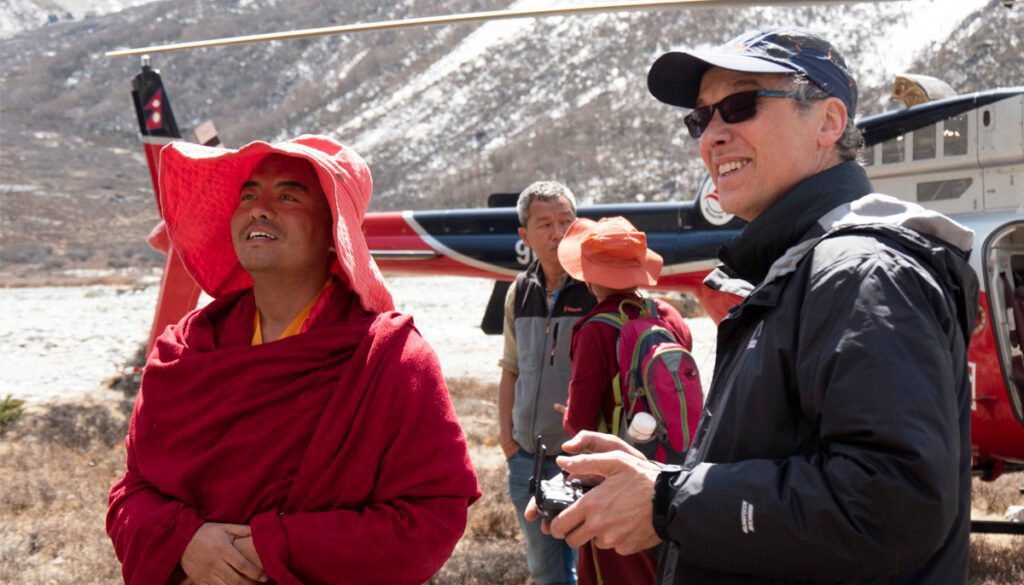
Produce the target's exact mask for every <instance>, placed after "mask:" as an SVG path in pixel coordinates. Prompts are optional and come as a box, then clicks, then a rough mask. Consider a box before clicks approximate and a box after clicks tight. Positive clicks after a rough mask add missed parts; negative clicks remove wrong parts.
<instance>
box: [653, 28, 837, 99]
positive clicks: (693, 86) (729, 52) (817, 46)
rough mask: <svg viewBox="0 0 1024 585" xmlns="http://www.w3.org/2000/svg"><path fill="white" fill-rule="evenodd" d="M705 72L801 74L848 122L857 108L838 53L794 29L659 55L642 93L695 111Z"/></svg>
mask: <svg viewBox="0 0 1024 585" xmlns="http://www.w3.org/2000/svg"><path fill="white" fill-rule="evenodd" d="M711 67H721V68H722V69H730V70H733V71H745V72H748V73H803V74H804V75H806V76H807V78H808V79H810V80H811V81H812V82H813V83H814V84H815V85H817V86H818V87H820V88H821V89H822V90H823V91H824V92H825V93H827V94H829V95H830V96H832V97H836V98H839V99H840V100H841V101H842V102H843V103H844V104H846V113H847V115H849V116H850V117H853V115H854V113H855V112H856V109H857V82H856V81H855V80H854V79H853V76H852V75H851V74H850V70H849V69H847V67H846V61H845V60H844V59H843V56H842V54H840V53H839V51H838V50H836V48H835V47H833V46H832V45H831V44H830V43H829V42H828V41H826V40H825V39H823V38H821V37H820V36H818V35H816V34H814V33H812V32H810V31H808V30H804V29H801V28H796V27H784V28H769V29H762V30H755V31H749V32H746V33H743V34H742V35H740V36H738V37H736V38H734V39H732V40H731V41H729V42H727V43H725V44H724V45H721V46H718V47H715V48H712V49H705V50H694V51H688V52H672V53H665V54H664V55H662V56H661V57H658V60H657V61H655V62H654V65H651V70H650V72H648V74H647V89H649V90H650V92H651V94H652V95H654V97H656V98H658V99H659V100H661V101H663V102H665V103H666V104H671V105H673V106H680V107H683V108H695V107H697V94H698V93H699V92H700V80H701V78H702V77H703V76H704V72H705V71H707V70H708V69H710V68H711Z"/></svg>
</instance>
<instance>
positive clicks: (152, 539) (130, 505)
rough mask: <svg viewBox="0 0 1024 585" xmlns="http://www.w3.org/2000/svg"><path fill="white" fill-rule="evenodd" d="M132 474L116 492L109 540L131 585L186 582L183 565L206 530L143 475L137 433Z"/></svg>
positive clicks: (130, 467)
mask: <svg viewBox="0 0 1024 585" xmlns="http://www.w3.org/2000/svg"><path fill="white" fill-rule="evenodd" d="M127 445H128V471H127V472H126V473H125V475H124V477H123V478H121V480H120V481H119V482H117V483H116V484H114V487H113V488H111V490H110V500H109V508H108V510H107V534H108V535H109V536H110V539H111V540H112V541H113V543H114V552H115V553H116V554H117V558H118V560H120V561H121V572H122V575H123V577H124V582H125V583H128V584H150V583H173V584H175V585H176V584H177V583H179V582H181V580H182V579H184V578H185V573H184V572H182V571H181V568H180V567H179V565H178V563H179V562H180V561H181V555H183V554H184V553H185V547H186V546H188V543H189V542H190V541H191V540H192V536H193V535H195V532H196V530H198V529H199V527H200V526H202V524H203V519H202V518H200V517H199V514H198V513H197V512H196V510H195V509H194V508H192V507H190V506H188V505H187V504H185V503H184V502H181V501H180V500H176V499H174V498H171V497H169V496H167V495H165V494H163V493H161V492H160V491H159V490H157V489H156V488H155V487H153V486H152V485H150V483H149V482H148V481H146V479H145V478H144V477H143V476H142V474H140V473H139V470H138V466H137V464H136V461H135V456H134V448H133V441H132V433H130V434H129V437H128V441H127Z"/></svg>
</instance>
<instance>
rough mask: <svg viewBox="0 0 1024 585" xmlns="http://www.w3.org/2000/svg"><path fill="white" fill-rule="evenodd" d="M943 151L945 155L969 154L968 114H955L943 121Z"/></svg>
mask: <svg viewBox="0 0 1024 585" xmlns="http://www.w3.org/2000/svg"><path fill="white" fill-rule="evenodd" d="M942 153H943V155H944V156H956V155H960V154H967V115H966V114H961V115H959V116H954V117H952V118H949V119H947V120H946V121H945V122H944V123H943V129H942Z"/></svg>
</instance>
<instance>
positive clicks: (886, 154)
mask: <svg viewBox="0 0 1024 585" xmlns="http://www.w3.org/2000/svg"><path fill="white" fill-rule="evenodd" d="M904 136H905V135H903V136H897V137H896V138H893V139H892V140H886V141H885V142H883V143H882V164H889V163H899V162H903V138H904Z"/></svg>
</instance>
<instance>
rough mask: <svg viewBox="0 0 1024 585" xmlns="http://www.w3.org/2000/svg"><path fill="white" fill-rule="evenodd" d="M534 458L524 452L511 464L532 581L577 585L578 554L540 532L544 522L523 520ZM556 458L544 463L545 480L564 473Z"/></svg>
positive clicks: (515, 502) (545, 584)
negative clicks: (556, 462)
mask: <svg viewBox="0 0 1024 585" xmlns="http://www.w3.org/2000/svg"><path fill="white" fill-rule="evenodd" d="M533 462H534V458H533V455H532V454H530V453H527V452H526V451H524V450H522V449H520V450H518V451H516V453H515V455H513V456H512V457H510V458H509V460H508V491H509V495H510V496H511V498H512V504H513V505H514V506H515V507H516V516H517V517H518V518H519V526H520V528H522V529H523V534H525V535H526V564H527V566H528V567H529V568H530V577H532V578H533V580H534V581H535V582H536V583H537V585H562V584H564V585H576V551H575V550H574V549H573V548H572V547H570V546H569V545H567V544H565V541H564V540H559V539H557V538H554V537H552V536H548V535H547V534H544V533H543V532H541V531H540V520H534V521H533V522H528V521H527V520H526V518H525V517H524V516H523V512H525V511H526V505H527V504H528V503H529V502H530V498H532V497H533V496H532V495H531V494H530V476H532V475H533ZM561 471H562V470H561V468H560V467H558V465H556V464H555V460H554V458H553V457H548V458H546V459H545V461H544V467H543V477H544V479H550V478H552V477H554V476H555V475H557V474H559V473H561Z"/></svg>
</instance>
